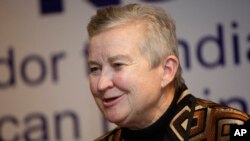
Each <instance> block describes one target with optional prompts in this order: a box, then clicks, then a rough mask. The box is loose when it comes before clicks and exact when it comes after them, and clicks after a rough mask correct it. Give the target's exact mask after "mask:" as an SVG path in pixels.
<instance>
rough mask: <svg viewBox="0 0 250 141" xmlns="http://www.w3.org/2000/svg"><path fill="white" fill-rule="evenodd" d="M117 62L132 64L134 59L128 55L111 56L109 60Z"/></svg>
mask: <svg viewBox="0 0 250 141" xmlns="http://www.w3.org/2000/svg"><path fill="white" fill-rule="evenodd" d="M116 60H125V61H129V62H132V59H131V58H130V57H129V56H127V55H115V56H111V57H109V58H108V61H109V62H114V61H116Z"/></svg>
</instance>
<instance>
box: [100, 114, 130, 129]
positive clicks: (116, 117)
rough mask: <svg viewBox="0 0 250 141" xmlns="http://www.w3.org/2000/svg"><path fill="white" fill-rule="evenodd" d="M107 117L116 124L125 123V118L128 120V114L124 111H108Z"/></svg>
mask: <svg viewBox="0 0 250 141" xmlns="http://www.w3.org/2000/svg"><path fill="white" fill-rule="evenodd" d="M105 117H106V119H107V120H108V121H109V122H112V123H114V124H116V125H119V126H120V125H123V124H124V122H125V120H126V116H125V115H124V114H122V113H110V112H109V113H106V114H105Z"/></svg>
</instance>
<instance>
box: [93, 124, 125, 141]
mask: <svg viewBox="0 0 250 141" xmlns="http://www.w3.org/2000/svg"><path fill="white" fill-rule="evenodd" d="M120 138H121V128H120V127H117V128H115V129H113V130H111V131H109V132H108V133H106V134H104V135H102V136H101V137H99V138H97V139H96V140H95V141H120Z"/></svg>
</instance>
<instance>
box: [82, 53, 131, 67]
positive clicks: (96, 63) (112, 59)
mask: <svg viewBox="0 0 250 141" xmlns="http://www.w3.org/2000/svg"><path fill="white" fill-rule="evenodd" d="M116 60H125V61H129V62H132V59H131V58H130V57H129V56H127V55H115V56H111V57H109V58H108V61H109V62H114V61H116ZM87 63H88V65H99V64H98V62H96V61H94V60H89V61H88V62H87Z"/></svg>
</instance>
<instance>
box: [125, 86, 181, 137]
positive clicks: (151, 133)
mask: <svg viewBox="0 0 250 141" xmlns="http://www.w3.org/2000/svg"><path fill="white" fill-rule="evenodd" d="M183 89H186V87H185V88H183ZM183 89H181V90H179V91H176V92H175V96H174V99H173V101H172V103H171V104H170V106H169V108H168V109H167V111H166V112H165V113H164V114H163V115H162V116H161V117H160V118H159V119H158V120H157V121H156V122H155V123H153V124H152V125H150V126H149V127H147V128H144V129H140V130H130V129H127V128H122V138H123V139H124V140H125V141H163V140H168V139H167V138H168V137H164V136H167V135H169V133H168V130H169V129H168V128H169V127H168V126H167V125H169V122H170V120H171V118H172V116H171V115H173V113H174V109H175V108H174V107H175V106H174V105H175V104H176V103H177V99H178V98H179V96H180V95H181V93H182V91H183Z"/></svg>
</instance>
